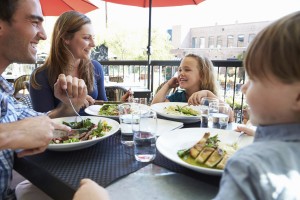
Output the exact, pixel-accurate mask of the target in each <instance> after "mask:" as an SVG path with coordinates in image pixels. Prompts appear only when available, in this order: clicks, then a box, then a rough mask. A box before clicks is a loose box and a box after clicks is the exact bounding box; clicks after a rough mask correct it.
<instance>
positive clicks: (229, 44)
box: [227, 35, 234, 47]
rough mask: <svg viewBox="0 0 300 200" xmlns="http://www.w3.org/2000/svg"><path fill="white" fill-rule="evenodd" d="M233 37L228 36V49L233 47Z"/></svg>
mask: <svg viewBox="0 0 300 200" xmlns="http://www.w3.org/2000/svg"><path fill="white" fill-rule="evenodd" d="M233 39H234V37H233V35H228V36H227V47H233Z"/></svg>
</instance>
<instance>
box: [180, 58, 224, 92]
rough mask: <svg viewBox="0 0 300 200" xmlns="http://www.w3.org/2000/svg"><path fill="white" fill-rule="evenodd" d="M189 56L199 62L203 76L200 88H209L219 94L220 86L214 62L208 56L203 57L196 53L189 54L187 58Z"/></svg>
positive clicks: (201, 75)
mask: <svg viewBox="0 0 300 200" xmlns="http://www.w3.org/2000/svg"><path fill="white" fill-rule="evenodd" d="M187 57H189V58H194V59H195V60H196V61H197V63H198V65H197V66H198V68H199V73H200V77H201V81H200V83H199V84H200V90H209V91H211V92H212V93H214V94H215V95H216V96H219V95H218V91H219V87H218V84H217V80H216V78H215V72H214V66H213V64H212V62H211V61H210V60H209V59H208V58H206V57H201V56H198V55H196V54H187V55H186V56H185V58H187Z"/></svg>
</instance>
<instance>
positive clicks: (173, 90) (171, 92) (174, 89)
mask: <svg viewBox="0 0 300 200" xmlns="http://www.w3.org/2000/svg"><path fill="white" fill-rule="evenodd" d="M167 82H168V80H166V81H165V82H163V83H161V84H160V85H159V86H158V87H157V88H156V90H155V94H157V92H158V91H159V90H160V89H161V88H162V87H163V86H164V85H165V84H166V83H167ZM177 89H178V88H173V89H172V90H170V92H169V93H168V95H170V94H173V93H175V92H176V91H177Z"/></svg>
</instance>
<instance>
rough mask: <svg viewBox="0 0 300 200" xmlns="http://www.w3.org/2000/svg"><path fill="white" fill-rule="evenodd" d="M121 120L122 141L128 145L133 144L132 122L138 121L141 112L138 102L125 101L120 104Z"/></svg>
mask: <svg viewBox="0 0 300 200" xmlns="http://www.w3.org/2000/svg"><path fill="white" fill-rule="evenodd" d="M118 110H119V120H120V126H121V143H122V144H124V145H126V146H133V132H132V123H136V122H135V121H137V120H138V118H137V117H138V116H137V115H135V113H137V112H139V106H138V104H137V103H123V104H120V105H118Z"/></svg>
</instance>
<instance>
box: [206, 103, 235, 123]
mask: <svg viewBox="0 0 300 200" xmlns="http://www.w3.org/2000/svg"><path fill="white" fill-rule="evenodd" d="M209 110H210V116H211V117H212V127H213V128H219V129H226V128H227V126H228V121H229V115H230V107H229V105H228V104H226V103H216V102H212V103H210V104H209Z"/></svg>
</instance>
